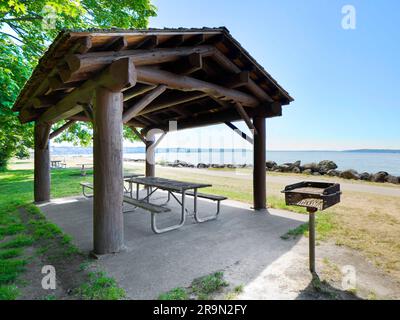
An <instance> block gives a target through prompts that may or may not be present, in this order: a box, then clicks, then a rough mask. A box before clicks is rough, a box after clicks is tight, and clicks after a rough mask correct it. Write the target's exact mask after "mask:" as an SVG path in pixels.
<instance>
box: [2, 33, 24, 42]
mask: <svg viewBox="0 0 400 320" xmlns="http://www.w3.org/2000/svg"><path fill="white" fill-rule="evenodd" d="M0 33H2V34H4V35H6V36H7V37H11V38H13V39H15V40H17V41H19V42H21V43H25V42H24V41H23V40H21V39H19V38H17V37H15V36H13V35H12V34H9V33H6V32H3V31H0Z"/></svg>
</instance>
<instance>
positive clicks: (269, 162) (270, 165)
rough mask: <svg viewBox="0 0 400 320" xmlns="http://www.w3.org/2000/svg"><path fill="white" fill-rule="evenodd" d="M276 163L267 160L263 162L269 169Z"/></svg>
mask: <svg viewBox="0 0 400 320" xmlns="http://www.w3.org/2000/svg"><path fill="white" fill-rule="evenodd" d="M277 165H278V164H277V163H276V162H275V161H267V162H266V163H265V166H266V167H267V168H268V169H270V170H271V169H273V168H274V167H276V166H277Z"/></svg>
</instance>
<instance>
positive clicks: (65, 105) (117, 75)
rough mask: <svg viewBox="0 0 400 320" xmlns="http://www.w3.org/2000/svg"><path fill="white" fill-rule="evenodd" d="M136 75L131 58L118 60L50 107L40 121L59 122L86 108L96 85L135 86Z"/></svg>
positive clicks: (110, 87) (111, 88)
mask: <svg viewBox="0 0 400 320" xmlns="http://www.w3.org/2000/svg"><path fill="white" fill-rule="evenodd" d="M135 76H136V73H135V70H134V66H133V63H132V61H131V60H130V59H129V58H125V59H120V60H117V61H115V62H114V63H112V64H111V65H110V66H109V67H108V68H107V69H106V70H104V71H103V72H102V73H101V74H100V75H98V76H97V77H95V78H94V79H91V80H88V81H86V82H85V83H84V84H83V85H82V86H81V87H79V88H77V89H75V90H74V91H72V92H71V93H70V94H69V95H68V96H66V97H65V98H64V99H62V100H60V101H59V102H58V103H57V104H56V105H54V106H53V107H51V108H50V109H48V110H47V111H46V112H45V113H43V114H42V115H41V116H40V117H39V119H38V120H39V122H57V121H60V120H62V119H65V118H68V117H71V116H73V115H75V114H77V113H79V112H82V111H83V110H84V108H83V106H82V104H87V103H89V102H90V101H91V100H92V97H93V93H94V92H93V91H94V89H95V88H96V87H99V86H103V87H106V88H108V89H109V90H111V91H114V90H120V89H121V88H123V87H127V86H133V85H134V84H135V83H136V78H135Z"/></svg>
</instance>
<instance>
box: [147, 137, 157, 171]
mask: <svg viewBox="0 0 400 320" xmlns="http://www.w3.org/2000/svg"><path fill="white" fill-rule="evenodd" d="M155 139H156V138H155V135H154V133H152V132H151V131H149V132H148V133H147V135H146V177H154V176H155V171H156V170H155V158H156V150H155V148H153V147H152V145H153V144H154V143H155Z"/></svg>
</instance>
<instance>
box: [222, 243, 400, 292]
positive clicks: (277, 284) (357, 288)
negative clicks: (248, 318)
mask: <svg viewBox="0 0 400 320" xmlns="http://www.w3.org/2000/svg"><path fill="white" fill-rule="evenodd" d="M288 241H294V240H288ZM249 263H250V262H249ZM316 266H317V273H318V276H319V277H318V278H313V277H312V275H311V273H310V272H309V271H308V239H307V238H305V237H303V238H302V239H301V240H300V241H299V242H298V243H297V244H296V245H295V246H294V247H293V249H292V250H291V251H290V252H288V253H286V254H285V255H283V256H280V257H279V258H278V259H277V260H275V261H274V262H273V263H272V264H270V265H268V266H266V268H265V269H264V270H262V271H261V272H260V274H259V275H258V276H257V277H256V278H254V279H250V278H248V277H247V276H246V269H247V268H248V266H247V262H246V261H242V262H240V263H239V262H238V263H236V264H234V265H232V266H230V267H229V268H227V269H226V270H224V277H225V279H226V280H227V282H228V283H229V287H227V288H226V289H225V290H224V292H222V293H220V294H219V295H217V296H216V298H219V299H251V300H253V299H257V300H259V299H261V300H270V299H280V300H293V299H300V300H358V299H399V298H400V285H399V283H397V282H395V281H393V279H392V278H391V277H390V276H388V275H387V274H385V273H384V272H382V271H380V270H378V269H377V268H376V267H375V266H374V265H373V263H371V262H369V261H366V259H365V257H364V256H363V255H362V254H360V253H359V252H357V251H355V250H352V249H348V248H345V247H339V246H337V245H335V244H334V243H332V242H324V243H321V244H320V245H318V246H317V261H316ZM351 267H353V268H354V271H355V282H354V283H353V284H354V288H350V287H343V285H344V284H343V283H342V282H343V281H344V280H345V278H344V277H345V276H346V275H347V274H348V270H349V268H351ZM238 287H242V290H241V292H236V293H235V288H238ZM236 291H237V290H236Z"/></svg>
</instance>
